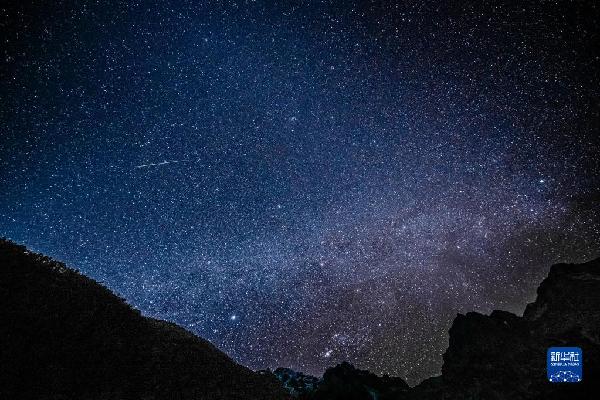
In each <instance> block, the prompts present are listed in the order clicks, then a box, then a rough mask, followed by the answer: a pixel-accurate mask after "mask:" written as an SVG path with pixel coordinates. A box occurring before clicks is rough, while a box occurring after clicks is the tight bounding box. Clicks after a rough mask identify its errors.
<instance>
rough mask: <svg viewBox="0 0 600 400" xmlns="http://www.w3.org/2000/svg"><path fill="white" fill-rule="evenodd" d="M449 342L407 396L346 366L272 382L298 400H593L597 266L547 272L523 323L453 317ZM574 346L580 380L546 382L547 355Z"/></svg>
mask: <svg viewBox="0 0 600 400" xmlns="http://www.w3.org/2000/svg"><path fill="white" fill-rule="evenodd" d="M449 334H450V340H449V346H448V349H447V350H446V352H445V353H444V364H443V366H442V374H441V375H440V376H437V377H433V378H429V379H426V380H425V381H423V382H421V384H419V385H417V386H415V387H413V388H409V387H408V385H406V384H405V383H404V382H403V381H402V379H400V378H389V377H385V376H384V377H378V376H375V375H373V374H369V373H368V372H367V371H361V370H358V369H355V368H354V367H352V366H351V365H349V364H347V363H342V364H340V365H338V366H336V367H333V368H330V369H328V370H327V371H326V372H325V374H324V375H323V378H322V379H320V380H319V379H316V378H313V377H307V376H305V375H303V374H297V373H294V372H293V371H290V370H282V369H280V370H276V371H275V375H276V376H277V377H278V378H279V379H280V380H281V381H282V382H284V384H285V387H286V388H287V389H288V390H289V391H290V393H292V394H294V395H295V397H297V398H298V399H302V400H325V399H327V400H372V399H378V400H392V399H395V400H417V399H422V400H428V399H431V400H433V399H482V400H486V399H490V400H500V399H511V400H514V399H523V400H526V399H556V400H559V399H598V398H600V365H599V364H600V259H596V260H594V261H590V262H588V263H585V264H557V265H554V266H552V267H551V269H550V273H549V275H548V277H547V278H546V279H545V280H544V281H543V282H542V283H541V285H540V286H539V288H538V291H537V299H536V300H535V302H533V303H531V304H529V305H527V307H526V309H525V312H524V314H523V316H522V317H519V316H517V315H515V314H512V313H509V312H506V311H498V310H496V311H493V312H492V313H491V314H490V315H489V316H488V315H483V314H480V313H476V312H469V313H467V314H466V315H462V314H458V315H457V316H456V318H455V319H454V322H453V324H452V327H451V328H450V331H449ZM572 346H574V347H580V348H581V349H582V351H583V380H582V381H581V382H579V383H564V384H563V383H551V382H549V381H548V379H547V376H546V352H547V349H548V348H549V347H572ZM279 371H283V372H284V373H281V372H279ZM315 379H316V380H315ZM304 382H309V383H310V385H306V384H305V383H304Z"/></svg>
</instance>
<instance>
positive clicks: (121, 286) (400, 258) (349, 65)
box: [0, 0, 600, 384]
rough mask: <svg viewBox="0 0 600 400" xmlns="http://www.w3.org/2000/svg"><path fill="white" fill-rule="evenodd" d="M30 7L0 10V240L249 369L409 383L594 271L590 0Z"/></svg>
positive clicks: (597, 235)
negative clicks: (459, 334) (578, 273)
mask: <svg viewBox="0 0 600 400" xmlns="http://www.w3.org/2000/svg"><path fill="white" fill-rule="evenodd" d="M15 3H17V2H15ZM44 3H46V4H36V5H32V4H28V2H27V1H22V2H18V4H14V5H11V6H7V5H3V6H2V8H1V9H0V26H1V27H2V32H3V33H2V39H1V45H0V51H1V67H0V104H1V107H0V116H1V121H2V124H1V126H0V139H1V141H0V235H4V236H6V237H8V238H10V239H12V240H14V241H17V242H19V243H22V244H25V245H27V246H29V247H30V248H31V249H33V250H35V251H39V252H43V253H45V254H48V255H50V256H52V257H55V258H57V259H59V260H62V261H65V262H66V263H67V264H68V265H69V266H71V267H74V268H77V269H79V270H80V271H81V272H82V273H84V274H86V275H88V276H91V277H93V278H94V279H96V280H98V281H100V282H102V283H103V284H105V285H106V286H107V287H109V288H110V289H112V290H113V291H115V292H116V293H118V294H119V295H120V296H122V297H124V298H125V299H126V300H127V301H128V302H129V303H130V304H132V305H133V306H135V307H136V308H139V309H140V310H142V312H143V313H144V314H146V315H149V316H154V317H157V318H163V319H167V320H170V321H174V322H176V323H178V324H181V325H182V326H184V327H186V328H187V329H189V330H191V331H193V332H195V333H197V334H198V335H200V336H202V337H204V338H207V339H208V340H210V341H212V342H213V343H214V344H215V345H217V346H218V347H219V348H220V349H222V350H223V351H225V352H226V353H228V354H229V355H230V356H231V357H233V358H234V359H235V360H236V361H238V362H240V363H242V364H244V365H247V366H249V367H251V368H254V369H260V368H275V367H278V366H285V367H292V368H294V369H297V370H301V371H305V372H307V373H312V374H316V375H319V374H321V373H322V372H323V370H324V369H325V368H327V367H328V366H332V365H335V364H336V363H338V362H341V361H343V360H347V361H350V362H352V363H353V364H355V365H356V366H357V367H360V368H365V369H369V370H371V371H373V372H376V373H380V374H381V373H388V374H392V375H398V376H402V377H404V378H406V379H407V380H408V382H409V383H411V384H415V383H418V382H419V381H420V380H422V379H424V378H426V377H429V376H431V375H435V374H438V373H439V372H440V368H441V363H442V354H443V352H444V350H445V348H446V346H447V341H448V335H447V330H448V328H449V326H450V324H451V322H452V320H453V318H454V317H455V315H456V313H457V312H462V313H464V312H467V311H472V310H474V311H480V312H486V313H487V312H490V311H491V310H493V309H505V310H509V311H512V312H515V313H521V312H522V311H523V309H524V306H525V304H526V303H527V302H529V301H532V300H533V299H534V298H535V289H536V288H537V285H538V284H539V282H540V281H541V279H543V277H544V276H545V275H546V274H547V272H548V269H549V266H550V265H551V264H552V263H555V262H559V261H566V262H579V261H584V260H587V259H590V258H592V257H597V256H599V255H600V209H599V204H600V179H599V175H600V161H599V157H598V154H599V150H600V139H599V136H600V135H599V133H598V132H599V120H600V119H599V114H600V106H599V102H598V98H599V87H600V86H599V83H600V68H599V63H600V54H599V52H598V46H597V43H600V40H599V39H600V38H599V32H598V28H597V27H598V26H600V18H599V14H600V13H599V12H598V11H599V10H598V6H597V5H596V4H595V2H593V1H590V2H585V1H579V2H568V1H558V2H555V1H535V2H530V1H505V2H480V1H463V2H455V1H452V2H437V1H436V2H416V1H415V2H404V3H401V2H392V1H360V2H355V1H285V2H271V1H268V2H267V1H258V0H256V1H249V0H247V1H207V2H196V1H189V2H188V1H176V2H162V1H161V2H153V1H130V2H127V1H77V2H69V1H56V2H44ZM198 3H202V4H198ZM484 3H485V4H484Z"/></svg>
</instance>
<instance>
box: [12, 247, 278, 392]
mask: <svg viewBox="0 0 600 400" xmlns="http://www.w3.org/2000/svg"><path fill="white" fill-rule="evenodd" d="M0 317H1V321H2V323H1V324H0V337H1V338H2V347H1V350H0V351H1V356H0V398H2V399H182V400H183V399H207V400H208V399H210V400H217V399H248V400H255V399H265V400H270V399H273V400H276V399H285V398H287V397H288V395H287V393H286V392H285V391H284V390H283V389H282V387H281V384H280V383H279V382H278V381H276V379H275V378H274V377H272V376H270V375H268V374H260V373H256V372H253V371H251V370H250V369H248V368H245V367H243V366H241V365H238V364H236V363H235V362H234V361H232V360H231V359H230V358H229V357H228V356H227V355H225V354H224V353H222V352H221V351H219V350H218V349H217V348H215V347H214V346H213V345H212V344H210V343H209V342H207V341H206V340H203V339H201V338H199V337H197V336H195V335H193V334H192V333H190V332H188V331H186V330H184V329H182V328H180V327H178V326H176V325H174V324H171V323H168V322H165V321H159V320H156V319H152V318H146V317H143V316H142V315H140V312H139V311H137V310H134V309H132V308H131V307H130V306H129V305H127V304H126V303H125V302H124V301H123V300H122V299H120V298H119V297H117V296H115V295H114V294H113V293H111V292H110V291H109V290H108V289H106V288H105V287H103V286H102V285H100V284H98V283H97V282H95V281H93V280H92V279H89V278H87V277H85V276H83V275H81V274H79V273H78V272H76V271H74V270H72V269H70V268H67V267H66V266H65V265H63V264H62V263H60V262H56V261H54V260H52V259H50V258H48V257H45V256H42V255H39V254H35V253H32V252H29V251H28V250H27V249H26V248H25V247H23V246H19V245H16V244H14V243H12V242H9V241H7V240H4V239H0Z"/></svg>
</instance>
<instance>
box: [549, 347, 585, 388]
mask: <svg viewBox="0 0 600 400" xmlns="http://www.w3.org/2000/svg"><path fill="white" fill-rule="evenodd" d="M546 366H547V371H548V373H547V375H548V380H549V381H550V382H556V383H565V382H581V380H582V379H583V352H582V351H581V349H580V348H579V347H550V348H549V349H548V352H547V353H546Z"/></svg>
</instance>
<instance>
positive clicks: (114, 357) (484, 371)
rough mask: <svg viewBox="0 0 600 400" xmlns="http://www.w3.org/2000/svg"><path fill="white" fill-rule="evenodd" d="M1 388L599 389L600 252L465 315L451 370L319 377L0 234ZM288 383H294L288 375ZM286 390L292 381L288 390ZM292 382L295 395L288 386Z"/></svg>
mask: <svg viewBox="0 0 600 400" xmlns="http://www.w3.org/2000/svg"><path fill="white" fill-rule="evenodd" d="M0 318H1V319H2V324H1V325H0V337H2V347H1V350H0V351H1V353H0V398H3V399H4V398H7V399H8V398H12V399H17V398H18V399H215V400H218V399H257V400H259V399H265V400H268V399H285V398H289V396H290V395H291V396H293V397H295V398H299V399H311V400H325V399H329V400H336V399H340V400H341V399H344V400H354V399H356V400H358V399H365V400H367V399H368V400H371V399H377V400H386V399H398V400H401V399H597V398H599V396H600V365H599V361H600V259H598V260H594V261H591V262H588V263H585V264H579V265H573V264H559V265H554V266H553V267H552V268H551V270H550V273H549V275H548V277H547V278H546V279H545V280H544V281H543V282H542V283H541V285H540V287H539V288H538V296H537V299H536V301H535V302H534V303H532V304H529V305H528V306H527V308H526V310H525V312H524V315H523V317H519V316H516V315H514V314H511V313H508V312H505V311H494V312H492V314H491V315H489V316H486V315H482V314H479V313H474V312H471V313H467V314H466V315H461V314H459V315H458V316H457V317H456V319H455V320H454V323H453V324H452V327H451V329H450V343H449V347H448V349H447V351H446V353H445V354H444V364H443V367H442V375H441V376H438V377H433V378H430V379H427V380H425V381H424V382H422V383H421V384H420V385H418V386H416V387H414V388H410V387H409V386H408V385H407V384H406V383H405V382H404V381H403V380H402V379H401V378H393V377H387V376H384V377H379V376H376V375H374V374H371V373H369V372H368V371H361V370H358V369H356V368H354V367H353V366H352V365H350V364H348V363H342V364H340V365H338V366H336V367H333V368H330V369H328V370H327V371H326V372H325V374H324V375H323V378H321V379H318V378H314V377H310V376H307V375H303V374H301V373H298V372H294V371H291V370H289V369H283V368H281V369H277V370H276V371H275V372H274V375H273V374H271V373H269V372H253V371H251V370H249V369H248V368H245V367H243V366H240V365H238V364H236V363H235V362H234V361H232V360H231V359H230V358H229V357H227V356H226V355H225V354H224V353H222V352H221V351H219V350H218V349H216V348H215V347H214V346H213V345H211V344H210V343H209V342H207V341H205V340H203V339H201V338H198V337H196V336H195V335H193V334H191V333H190V332H188V331H186V330H184V329H182V328H180V327H178V326H176V325H174V324H170V323H167V322H164V321H159V320H155V319H151V318H146V317H143V316H141V315H140V313H139V311H137V310H134V309H132V308H131V307H130V306H129V305H127V304H126V303H125V302H124V301H123V300H122V299H120V298H119V297H117V296H115V295H114V294H112V293H111V292H110V291H109V290H108V289H106V288H105V287H103V286H101V285H100V284H98V283H96V282H95V281H93V280H91V279H89V278H87V277H85V276H83V275H80V274H79V273H78V272H76V271H74V270H72V269H69V268H67V267H65V266H64V265H63V264H61V263H59V262H56V261H53V260H51V259H50V258H48V257H45V256H42V255H39V254H35V253H32V252H29V251H28V250H27V249H26V248H25V247H23V246H19V245H16V244H14V243H12V242H10V241H7V240H2V239H0ZM551 346H579V347H581V348H582V349H583V368H584V372H583V381H582V382H581V383H576V384H552V383H549V382H547V380H546V350H547V348H548V347H551ZM277 379H279V381H281V382H283V385H282V384H281V383H280V382H279V381H278V380H277ZM286 389H287V391H286ZM288 393H289V394H288Z"/></svg>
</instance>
